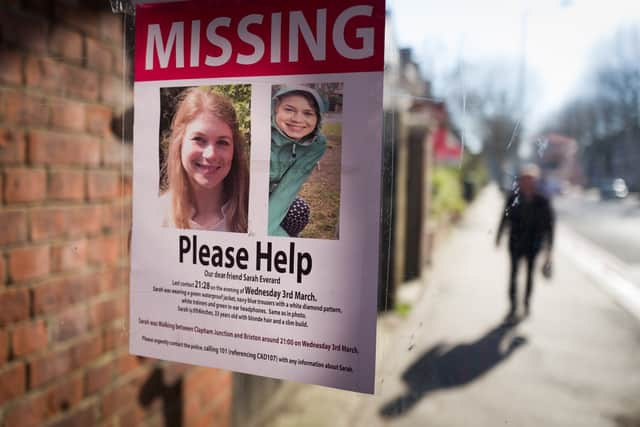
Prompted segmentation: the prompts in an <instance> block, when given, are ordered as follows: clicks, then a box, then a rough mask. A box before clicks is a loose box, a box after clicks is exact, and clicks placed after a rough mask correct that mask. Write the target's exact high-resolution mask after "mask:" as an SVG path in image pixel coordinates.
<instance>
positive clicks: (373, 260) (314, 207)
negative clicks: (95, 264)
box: [130, 0, 385, 393]
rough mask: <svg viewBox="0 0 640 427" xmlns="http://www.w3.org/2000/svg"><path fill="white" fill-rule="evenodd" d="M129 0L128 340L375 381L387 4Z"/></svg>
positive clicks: (260, 370)
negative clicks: (132, 29) (132, 40)
mask: <svg viewBox="0 0 640 427" xmlns="http://www.w3.org/2000/svg"><path fill="white" fill-rule="evenodd" d="M239 4H240V2H223V1H218V0H197V1H180V2H176V3H167V2H162V3H146V4H139V5H138V6H137V10H136V36H135V37H136V49H135V55H136V56H135V83H134V103H135V104H134V108H135V123H134V175H133V184H134V187H133V230H132V241H131V292H130V350H131V353H133V354H136V355H141V356H148V357H155V358H160V359H164V360H171V361H176V362H182V363H190V364H197V365H203V366H210V367H217V368H223V369H229V370H233V371H237V372H244V373H250V374H257V375H262V376H269V377H275V378H282V379H289V380H294V381H300V382H304V383H311V384H320V385H325V386H330V387H337V388H342V389H347V390H354V391H359V392H363V393H373V391H374V372H375V344H376V306H377V288H378V273H379V272H378V258H379V228H380V185H381V183H380V165H381V153H382V78H383V62H384V53H383V50H384V20H385V5H384V0H364V1H356V0H344V1H340V2H326V1H319V0H311V1H308V2H304V3H302V4H301V3H295V6H294V5H293V4H292V3H291V2H288V1H284V0H278V1H271V2H263V1H259V0H255V1H244V2H241V5H239Z"/></svg>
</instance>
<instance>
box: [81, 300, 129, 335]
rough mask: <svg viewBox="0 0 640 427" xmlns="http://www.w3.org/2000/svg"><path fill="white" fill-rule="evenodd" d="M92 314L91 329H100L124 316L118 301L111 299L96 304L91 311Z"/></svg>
mask: <svg viewBox="0 0 640 427" xmlns="http://www.w3.org/2000/svg"><path fill="white" fill-rule="evenodd" d="M89 311H90V312H91V323H90V324H91V327H92V328H99V327H101V326H102V325H104V324H106V323H110V322H113V321H114V320H116V319H119V318H121V317H122V316H123V315H124V310H123V307H122V305H121V304H119V303H118V301H117V299H109V300H105V301H100V302H97V303H95V304H94V305H93V306H92V307H91V308H90V310H89Z"/></svg>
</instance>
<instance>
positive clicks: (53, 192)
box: [47, 170, 85, 200]
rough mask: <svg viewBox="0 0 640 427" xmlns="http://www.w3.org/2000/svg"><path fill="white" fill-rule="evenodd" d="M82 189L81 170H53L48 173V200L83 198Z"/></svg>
mask: <svg viewBox="0 0 640 427" xmlns="http://www.w3.org/2000/svg"><path fill="white" fill-rule="evenodd" d="M84 189H85V179H84V171H82V170H54V171H52V172H50V173H49V183H48V188H47V198H48V199H49V200H83V199H84Z"/></svg>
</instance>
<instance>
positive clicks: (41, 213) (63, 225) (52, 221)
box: [30, 208, 71, 241]
mask: <svg viewBox="0 0 640 427" xmlns="http://www.w3.org/2000/svg"><path fill="white" fill-rule="evenodd" d="M70 212H71V211H70V210H69V209H60V208H45V209H35V210H33V211H32V212H31V228H30V234H31V239H32V240H35V241H37V240H43V239H52V238H56V237H62V236H65V235H67V233H68V231H69V227H68V226H69V224H71V222H70V221H69V216H70Z"/></svg>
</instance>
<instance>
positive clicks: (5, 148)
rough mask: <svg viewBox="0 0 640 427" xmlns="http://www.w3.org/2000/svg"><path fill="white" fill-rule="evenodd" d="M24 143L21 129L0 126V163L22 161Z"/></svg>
mask: <svg viewBox="0 0 640 427" xmlns="http://www.w3.org/2000/svg"><path fill="white" fill-rule="evenodd" d="M0 61H1V59H0ZM0 63H1V62H0ZM0 68H1V67H0ZM25 145H26V144H25V141H24V134H23V132H22V131H20V130H15V129H7V128H4V129H2V128H0V164H5V165H6V164H12V163H14V164H15V163H24V160H25V157H26V156H25Z"/></svg>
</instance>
